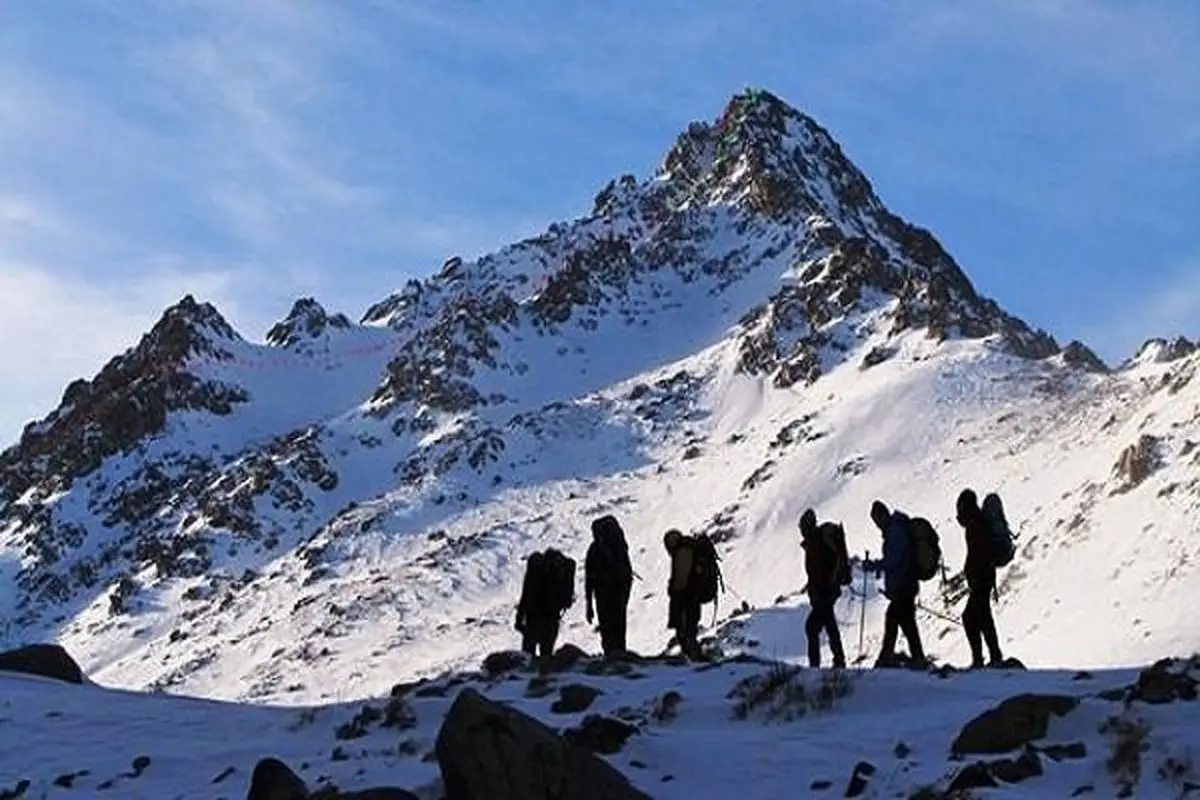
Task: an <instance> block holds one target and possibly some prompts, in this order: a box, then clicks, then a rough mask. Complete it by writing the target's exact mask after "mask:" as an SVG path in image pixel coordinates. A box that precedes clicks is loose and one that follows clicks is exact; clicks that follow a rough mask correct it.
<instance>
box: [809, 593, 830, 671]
mask: <svg viewBox="0 0 1200 800" xmlns="http://www.w3.org/2000/svg"><path fill="white" fill-rule="evenodd" d="M823 627H825V621H824V620H822V619H821V610H820V606H819V605H817V603H816V601H811V602H810V605H809V609H808V619H806V620H805V621H804V634H805V636H806V637H807V638H808V665H809V666H810V667H812V668H813V669H817V668H818V667H820V666H821V629H822V628H823Z"/></svg>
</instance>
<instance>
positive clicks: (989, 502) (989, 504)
mask: <svg viewBox="0 0 1200 800" xmlns="http://www.w3.org/2000/svg"><path fill="white" fill-rule="evenodd" d="M980 510H981V511H982V512H983V518H984V519H985V520H987V525H988V545H989V547H988V550H989V551H990V552H991V556H992V565H993V566H996V567H1003V566H1006V565H1007V564H1008V563H1009V562H1011V561H1012V560H1013V557H1014V556H1016V554H1017V543H1016V539H1017V537H1016V536H1015V535H1013V532H1012V528H1010V527H1008V520H1007V519H1005V517H1004V506H1003V505H1002V504H1001V502H1000V496H999V495H998V494H996V493H995V492H993V493H991V494H989V495H988V496H987V497H985V498H983V505H982V506H980Z"/></svg>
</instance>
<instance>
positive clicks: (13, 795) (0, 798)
mask: <svg viewBox="0 0 1200 800" xmlns="http://www.w3.org/2000/svg"><path fill="white" fill-rule="evenodd" d="M30 785H31V784H30V782H29V781H28V780H25V779H22V780H19V781H17V785H16V786H14V787H13V788H11V789H0V800H21V798H23V797H24V796H25V792H26V791H28V789H29V787H30Z"/></svg>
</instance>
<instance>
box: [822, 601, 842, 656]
mask: <svg viewBox="0 0 1200 800" xmlns="http://www.w3.org/2000/svg"><path fill="white" fill-rule="evenodd" d="M836 606H837V598H836V597H831V598H829V605H828V607H827V609H826V611H825V635H826V636H828V637H829V651H830V652H831V653H832V654H833V666H835V667H837V668H838V669H841V668H843V667H845V666H846V651H845V650H843V649H842V632H841V631H839V630H838V624H837V612H836V611H835V608H836Z"/></svg>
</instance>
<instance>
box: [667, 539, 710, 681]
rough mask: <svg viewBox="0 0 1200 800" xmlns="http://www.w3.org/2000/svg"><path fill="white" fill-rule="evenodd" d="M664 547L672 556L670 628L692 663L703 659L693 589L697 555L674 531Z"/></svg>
mask: <svg viewBox="0 0 1200 800" xmlns="http://www.w3.org/2000/svg"><path fill="white" fill-rule="evenodd" d="M663 547H665V548H666V550H667V554H668V555H669V556H670V557H671V573H670V578H669V579H668V584H667V596H668V597H669V599H670V604H669V606H668V610H667V627H669V628H672V629H673V630H674V631H675V638H676V640H677V641H678V642H679V649H680V650H682V651H683V654H684V655H685V656H687V657H688V658H689V659H692V660H693V661H698V660H700V658H701V653H700V644H699V642H698V641H697V637H698V635H699V632H700V606H701V603H700V599H699V597H698V596H697V595H696V592H695V591H694V589H695V587H693V586H692V575H693V568H694V566H695V561H696V554H695V548H694V546H693V542H692V540H690V539H689V538H688V537H686V536H684V535H683V534H682V533H680V532H679V531H677V530H675V529H671V530H669V531H667V532H666V534H665V535H664V536H663Z"/></svg>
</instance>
